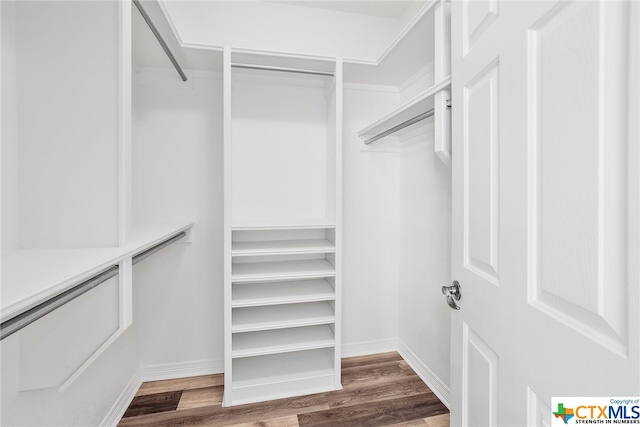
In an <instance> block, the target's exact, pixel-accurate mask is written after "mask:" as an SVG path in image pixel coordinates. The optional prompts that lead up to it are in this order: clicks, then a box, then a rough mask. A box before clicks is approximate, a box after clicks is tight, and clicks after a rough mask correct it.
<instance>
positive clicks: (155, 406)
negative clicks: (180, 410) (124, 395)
mask: <svg viewBox="0 0 640 427" xmlns="http://www.w3.org/2000/svg"><path fill="white" fill-rule="evenodd" d="M180 396H182V391H168V392H165V393H155V394H148V395H145V396H136V397H134V398H133V401H132V402H131V405H129V408H127V411H126V412H125V413H124V415H123V418H127V417H135V416H138V415H145V414H153V413H158V412H166V411H174V410H175V409H176V407H177V406H178V402H180Z"/></svg>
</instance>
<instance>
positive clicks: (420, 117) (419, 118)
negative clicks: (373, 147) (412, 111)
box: [364, 108, 435, 145]
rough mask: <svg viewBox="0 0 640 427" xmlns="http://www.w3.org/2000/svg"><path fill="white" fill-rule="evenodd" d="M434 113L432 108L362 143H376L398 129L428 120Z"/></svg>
mask: <svg viewBox="0 0 640 427" xmlns="http://www.w3.org/2000/svg"><path fill="white" fill-rule="evenodd" d="M434 111H435V109H434V108H432V109H431V110H429V111H425V112H424V113H422V114H420V115H418V116H415V117H413V118H411V119H409V120H407V121H404V122H402V123H400V124H399V125H396V126H394V127H392V128H391V129H389V130H385V131H384V132H382V133H380V134H378V135H376V136H374V137H371V138H369V139H367V140H366V141H365V142H364V143H365V144H367V145H369V144H371V143H372V142H375V141H377V140H379V139H382V138H384V137H385V136H389V135H391V134H393V133H396V132H397V131H399V130H400V129H404V128H406V127H407V126H411V125H412V124H414V123H418V122H419V121H422V120H424V119H428V118H429V117H431V116H433V114H434Z"/></svg>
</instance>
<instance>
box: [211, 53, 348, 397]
mask: <svg viewBox="0 0 640 427" xmlns="http://www.w3.org/2000/svg"><path fill="white" fill-rule="evenodd" d="M232 58H242V61H241V62H242V63H247V62H250V63H256V62H258V63H259V62H260V61H261V60H263V61H264V60H266V61H268V62H269V65H273V61H284V62H285V63H283V64H281V65H285V66H287V67H296V66H297V67H298V68H304V69H317V70H327V69H329V68H330V69H331V70H332V71H334V70H335V76H334V77H333V78H332V77H324V76H322V77H318V76H313V77H309V76H304V77H303V78H300V76H299V75H296V74H290V73H281V72H273V71H265V70H261V71H256V70H244V69H243V70H235V69H234V70H233V71H232V67H231V63H232ZM224 59H225V64H224V66H225V68H224V70H225V75H224V83H225V105H224V111H225V162H224V164H225V394H224V399H223V405H224V406H232V405H238V404H244V403H249V402H257V401H264V400H270V399H277V398H283V397H289V396H296V395H303V394H309V393H320V392H325V391H330V390H337V389H340V388H342V386H341V384H340V354H341V350H340V341H341V335H340V322H341V316H340V307H341V305H340V304H341V303H340V287H341V224H342V221H341V153H342V148H341V137H342V136H341V134H342V124H341V111H342V105H341V104H342V75H341V69H342V66H341V63H340V62H338V63H330V64H327V63H326V62H321V61H319V62H318V63H316V64H313V63H311V64H310V63H309V61H308V60H307V61H303V62H304V64H302V63H300V64H296V63H295V62H296V61H295V60H293V61H292V60H291V59H290V58H289V59H283V58H271V57H249V58H248V57H247V55H246V54H243V55H240V56H238V55H234V54H232V52H231V51H230V50H226V51H225V54H224ZM232 87H233V91H232V90H231V89H232ZM265 117H267V118H268V120H267V119H265ZM230 130H233V132H230ZM232 135H233V137H232ZM256 177H259V178H260V179H259V182H257V181H256Z"/></svg>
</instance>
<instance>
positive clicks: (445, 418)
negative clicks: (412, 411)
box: [425, 414, 450, 427]
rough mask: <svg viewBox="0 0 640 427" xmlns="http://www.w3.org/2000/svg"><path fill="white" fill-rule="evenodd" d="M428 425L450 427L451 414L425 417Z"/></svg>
mask: <svg viewBox="0 0 640 427" xmlns="http://www.w3.org/2000/svg"><path fill="white" fill-rule="evenodd" d="M425 421H426V423H427V426H428V427H449V422H450V421H449V414H442V415H436V416H435V417H429V418H425Z"/></svg>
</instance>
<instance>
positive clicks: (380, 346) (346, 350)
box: [342, 339, 398, 358]
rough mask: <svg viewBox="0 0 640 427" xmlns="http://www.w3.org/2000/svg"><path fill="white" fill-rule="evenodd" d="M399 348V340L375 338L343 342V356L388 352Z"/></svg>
mask: <svg viewBox="0 0 640 427" xmlns="http://www.w3.org/2000/svg"><path fill="white" fill-rule="evenodd" d="M397 350H398V340H396V339H389V340H375V341H362V342H358V343H351V344H342V357H343V358H345V357H355V356H367V355H370V354H377V353H388V352H390V351H397Z"/></svg>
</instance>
